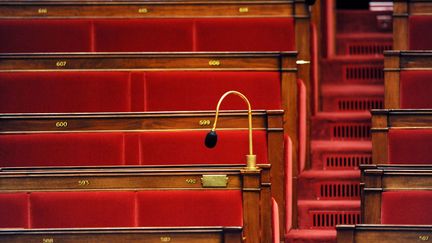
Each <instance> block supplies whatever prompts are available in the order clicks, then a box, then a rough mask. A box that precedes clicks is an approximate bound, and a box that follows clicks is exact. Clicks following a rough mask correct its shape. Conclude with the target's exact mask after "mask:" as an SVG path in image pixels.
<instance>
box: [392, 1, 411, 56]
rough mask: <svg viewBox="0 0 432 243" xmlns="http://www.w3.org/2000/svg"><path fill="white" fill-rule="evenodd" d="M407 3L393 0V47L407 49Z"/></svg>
mask: <svg viewBox="0 0 432 243" xmlns="http://www.w3.org/2000/svg"><path fill="white" fill-rule="evenodd" d="M408 11H409V7H408V3H407V2H406V1H395V2H394V4H393V36H395V37H397V38H393V49H395V50H408V49H409V48H408V46H409V44H408Z"/></svg>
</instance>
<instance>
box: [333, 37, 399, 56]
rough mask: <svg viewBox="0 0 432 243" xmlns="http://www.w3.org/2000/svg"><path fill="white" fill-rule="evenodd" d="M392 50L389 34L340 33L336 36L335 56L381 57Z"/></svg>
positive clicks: (391, 38)
mask: <svg viewBox="0 0 432 243" xmlns="http://www.w3.org/2000/svg"><path fill="white" fill-rule="evenodd" d="M392 49H393V36H392V34H391V33H342V34H336V54H337V55H351V56H363V55H366V56H369V55H373V56H382V55H383V52H384V51H386V50H392Z"/></svg>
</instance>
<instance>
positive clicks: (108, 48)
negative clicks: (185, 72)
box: [93, 18, 193, 52]
mask: <svg viewBox="0 0 432 243" xmlns="http://www.w3.org/2000/svg"><path fill="white" fill-rule="evenodd" d="M93 24H94V51H96V52H119V51H126V52H134V51H150V52H161V51H192V50H193V39H192V38H193V21H192V20H190V19H165V18H163V19H121V20H118V19H104V20H94V21H93Z"/></svg>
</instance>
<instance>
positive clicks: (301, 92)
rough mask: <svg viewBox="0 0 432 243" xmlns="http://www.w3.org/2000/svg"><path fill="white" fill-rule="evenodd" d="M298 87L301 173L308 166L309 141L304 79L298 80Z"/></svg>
mask: <svg viewBox="0 0 432 243" xmlns="http://www.w3.org/2000/svg"><path fill="white" fill-rule="evenodd" d="M297 87H298V105H299V107H298V118H299V121H298V126H299V134H298V159H299V161H298V163H299V170H300V171H299V173H300V172H302V171H303V170H304V169H305V168H306V143H307V141H306V140H307V132H306V130H307V111H306V106H307V104H306V103H307V93H306V86H305V84H304V83H303V80H301V79H298V80H297Z"/></svg>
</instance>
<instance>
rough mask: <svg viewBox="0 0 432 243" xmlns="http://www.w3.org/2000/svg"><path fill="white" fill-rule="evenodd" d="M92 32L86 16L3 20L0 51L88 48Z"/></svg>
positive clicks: (54, 50)
mask: <svg viewBox="0 0 432 243" xmlns="http://www.w3.org/2000/svg"><path fill="white" fill-rule="evenodd" d="M90 36H91V23H90V22H89V21H84V20H71V19H68V20H63V19H49V20H42V19H29V20H19V19H18V20H1V21H0V43H1V45H0V52H3V53H5V52H87V51H91V43H90V40H91V38H90Z"/></svg>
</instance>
